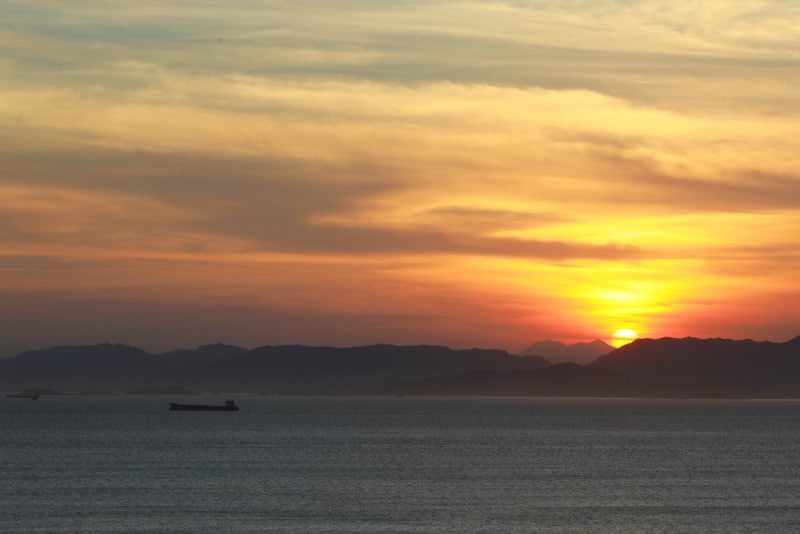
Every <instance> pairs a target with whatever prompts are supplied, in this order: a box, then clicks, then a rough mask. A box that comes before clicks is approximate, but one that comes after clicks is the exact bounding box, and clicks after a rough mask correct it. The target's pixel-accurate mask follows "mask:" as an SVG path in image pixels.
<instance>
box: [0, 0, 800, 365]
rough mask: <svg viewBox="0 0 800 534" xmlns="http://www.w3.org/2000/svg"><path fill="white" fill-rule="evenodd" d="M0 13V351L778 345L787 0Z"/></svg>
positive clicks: (248, 3) (36, 4) (785, 307)
mask: <svg viewBox="0 0 800 534" xmlns="http://www.w3.org/2000/svg"><path fill="white" fill-rule="evenodd" d="M0 20H2V21H3V24H2V25H0V45H2V48H3V50H4V52H3V54H2V56H0V73H2V75H1V76H0V79H2V82H0V138H1V139H2V140H3V142H2V143H0V279H2V280H3V284H1V285H0V302H2V303H3V305H2V306H0V324H2V328H1V329H0V355H6V356H11V355H14V354H17V353H19V352H21V351H22V350H26V349H34V348H44V347H49V346H54V345H68V344H93V343H97V342H100V341H109V342H118V343H125V344H129V345H133V346H137V347H141V348H143V349H145V350H148V351H157V352H163V351H165V350H170V349H175V348H185V347H196V346H198V345H202V344H207V343H215V342H218V341H222V342H225V343H230V344H234V345H239V346H248V347H255V346H259V345H263V344H267V343H268V344H274V345H279V344H291V343H302V344H307V345H330V346H358V345H368V344H374V343H390V344H437V345H445V346H449V347H453V348H466V347H490V348H500V349H504V350H507V351H509V352H517V351H519V350H522V349H523V348H524V347H526V346H527V345H529V344H530V343H532V342H534V341H537V340H542V339H556V340H561V341H564V342H567V343H573V342H578V341H591V340H593V339H601V340H604V341H609V340H610V339H611V338H612V335H613V333H614V332H615V331H617V330H619V329H624V328H628V329H632V330H634V331H636V332H637V333H638V335H639V336H641V337H648V338H659V337H665V336H669V337H685V336H694V337H700V338H711V337H722V338H731V339H744V338H751V339H758V340H763V339H768V340H772V341H775V342H780V341H783V340H788V339H791V338H793V337H794V336H795V335H797V333H798V327H797V325H798V324H800V280H798V277H797V272H798V270H800V252H798V251H800V243H799V242H798V239H800V237H798V236H800V232H798V230H800V203H798V199H800V174H799V173H800V171H798V169H800V139H798V136H797V135H796V132H797V131H798V128H800V114H799V110H800V106H798V97H797V87H798V85H800V69H797V64H798V60H799V59H800V46H798V45H800V34H799V33H798V31H797V27H796V21H797V20H800V5H793V4H790V3H786V2H782V1H779V0H758V1H755V2H747V3H739V2H728V1H724V0H711V1H708V2H704V3H702V4H696V5H695V4H692V5H682V4H675V3H674V2H667V1H666V0H635V1H624V2H623V1H622V0H600V1H596V2H584V1H578V2H566V3H565V2H556V1H552V0H551V1H548V0H544V1H533V0H522V1H500V0H488V1H484V2H463V1H456V0H430V1H429V0H426V1H422V0H410V1H405V2H400V3H397V2H383V1H371V2H363V1H357V0H326V1H321V0H312V1H309V2H302V3H291V2H273V1H259V0H244V1H239V2H236V3H233V4H228V3H218V2H213V1H208V2H200V3H194V5H192V6H191V7H190V6H188V5H186V4H185V3H183V2H177V1H169V0H166V1H142V2H137V3H135V4H120V3H114V2H112V3H109V2H101V1H99V0H77V1H74V2H68V3H57V2H50V1H46V0H7V1H5V2H3V4H2V6H0Z"/></svg>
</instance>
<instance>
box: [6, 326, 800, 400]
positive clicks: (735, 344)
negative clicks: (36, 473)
mask: <svg viewBox="0 0 800 534" xmlns="http://www.w3.org/2000/svg"><path fill="white" fill-rule="evenodd" d="M559 345H561V344H558V343H557V342H546V343H540V344H538V346H539V347H540V348H542V349H549V350H550V351H551V352H550V354H551V355H552V354H553V352H552V351H553V350H555V351H561V356H559V357H558V358H554V360H557V361H559V360H563V359H564V358H567V357H569V355H568V353H569V352H570V350H571V349H570V346H567V345H561V346H559ZM577 345H578V347H577V350H579V351H582V354H585V353H586V352H587V351H588V352H591V351H592V350H594V351H598V352H604V354H602V355H599V356H597V357H594V358H593V359H592V360H591V361H590V362H588V363H586V364H585V365H581V364H578V363H574V362H569V363H553V362H552V361H550V360H549V359H547V358H544V357H542V355H539V354H530V352H532V351H534V350H535V349H536V347H537V344H534V345H532V347H531V349H529V350H526V351H524V352H523V354H522V355H512V354H509V353H508V352H506V351H502V350H496V349H468V350H455V349H450V348H448V347H442V346H435V345H416V346H398V345H369V346H362V347H350V348H336V347H309V346H304V345H284V346H264V347H259V348H255V349H251V350H248V349H244V348H241V347H236V346H232V345H224V344H216V345H204V346H201V347H198V348H197V349H182V350H178V351H171V352H166V353H162V354H151V353H148V352H145V351H143V350H141V349H137V348H135V347H131V346H127V345H120V344H110V343H103V344H98V345H85V346H60V347H51V348H48V349H42V350H33V351H26V352H23V353H21V354H19V355H17V356H15V357H13V358H6V359H4V360H0V388H2V390H3V391H5V392H18V391H28V392H30V391H49V392H55V391H59V392H61V391H63V392H97V391H102V392H107V393H132V394H162V395H180V394H190V393H192V392H230V393H237V392H238V393H261V394H308V395H322V394H327V395H331V394H333V395H338V394H345V395H493V396H509V395H515V396H601V397H609V396H611V397H613V396H617V397H709V398H711V397H713V398H741V397H756V398H766V397H800V336H798V337H796V338H795V339H793V340H791V341H787V342H785V343H771V342H756V341H752V340H730V339H697V338H683V339H676V338H662V339H639V340H636V341H634V342H633V343H630V344H629V345H625V346H623V347H621V348H619V349H612V348H611V347H609V346H607V345H605V347H604V346H603V345H604V344H602V342H592V343H586V344H577ZM606 349H608V350H607V351H606ZM542 352H545V353H546V352H547V351H546V350H542ZM564 354H567V356H564ZM582 357H584V358H585V357H586V356H582ZM51 394H52V393H51Z"/></svg>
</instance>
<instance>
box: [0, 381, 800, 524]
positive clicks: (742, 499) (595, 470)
mask: <svg viewBox="0 0 800 534" xmlns="http://www.w3.org/2000/svg"><path fill="white" fill-rule="evenodd" d="M232 398H233V399H235V400H236V402H237V404H238V405H239V406H240V407H241V411H239V412H233V413H225V412H170V411H169V410H168V403H169V402H170V401H173V402H174V401H176V400H179V401H180V402H197V401H199V402H204V403H213V404H217V403H222V402H223V401H224V400H225V398H223V397H202V398H200V397H191V398H181V399H175V398H165V397H145V396H142V397H132V396H114V397H111V396H109V397H78V396H69V397H55V396H51V397H43V398H42V399H41V400H39V401H31V400H27V399H5V398H0V475H1V476H2V478H0V532H4V533H17V532H19V533H34V532H52V533H70V534H74V533H119V532H131V533H134V532H135V533H184V532H185V533H189V532H191V533H194V532H208V533H212V532H213V533H257V532H298V533H323V532H325V533H327V532H331V533H338V532H341V533H350V532H354V533H355V532H369V533H382V532H396V533H401V532H424V533H437V532H447V533H451V532H452V533H477V532H486V533H512V532H520V533H522V532H524V533H529V532H548V533H550V532H554V533H581V532H596V533H634V532H642V533H644V532H647V533H653V532H665V533H666V532H669V533H678V532H703V533H710V532H719V533H723V532H724V533H736V532H748V533H751V532H765V533H766V532H769V533H779V532H792V533H795V532H797V531H798V528H800V401H742V400H719V401H697V400H631V399H523V398H505V399H502V398H412V397H406V398H369V397H364V398H362V397H260V396H238V397H232Z"/></svg>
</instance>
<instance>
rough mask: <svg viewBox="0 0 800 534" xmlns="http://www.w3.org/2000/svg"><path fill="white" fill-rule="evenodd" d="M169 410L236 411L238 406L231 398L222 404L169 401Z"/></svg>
mask: <svg viewBox="0 0 800 534" xmlns="http://www.w3.org/2000/svg"><path fill="white" fill-rule="evenodd" d="M169 409H170V410H185V411H192V412H236V411H238V410H239V407H238V406H236V403H235V402H233V401H232V400H228V401H225V404H223V405H222V406H220V405H215V404H179V403H177V402H171V403H170V404H169Z"/></svg>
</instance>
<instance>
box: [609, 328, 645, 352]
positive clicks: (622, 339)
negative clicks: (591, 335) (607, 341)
mask: <svg viewBox="0 0 800 534" xmlns="http://www.w3.org/2000/svg"><path fill="white" fill-rule="evenodd" d="M638 337H639V335H638V334H637V333H636V332H634V331H633V330H631V329H630V328H620V329H619V330H617V331H616V332H614V335H613V336H612V337H611V345H612V346H613V347H614V348H619V347H621V346H623V345H627V344H628V343H630V342H631V341H634V340H635V339H636V338H638Z"/></svg>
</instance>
